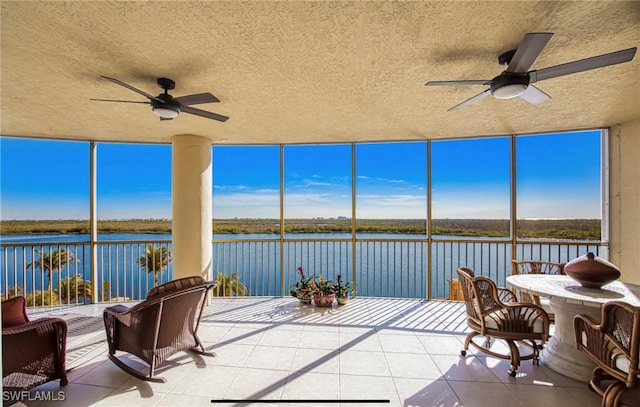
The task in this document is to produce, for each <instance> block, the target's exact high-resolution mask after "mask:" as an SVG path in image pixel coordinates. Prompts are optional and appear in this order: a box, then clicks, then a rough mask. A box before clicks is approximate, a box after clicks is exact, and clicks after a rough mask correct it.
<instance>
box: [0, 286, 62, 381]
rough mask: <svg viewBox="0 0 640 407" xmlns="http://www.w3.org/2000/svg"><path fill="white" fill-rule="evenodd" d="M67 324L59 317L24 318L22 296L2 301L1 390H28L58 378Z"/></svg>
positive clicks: (23, 299) (24, 310) (25, 313)
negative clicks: (31, 319)
mask: <svg viewBox="0 0 640 407" xmlns="http://www.w3.org/2000/svg"><path fill="white" fill-rule="evenodd" d="M66 346H67V323H66V322H65V321H64V320H63V319H60V318H40V319H36V320H33V321H30V320H29V318H28V317H27V312H26V307H25V298H24V297H22V296H18V297H13V298H9V299H8V300H5V301H2V386H3V388H4V390H20V391H23V390H29V389H32V388H34V387H36V386H39V385H41V384H43V383H47V382H50V381H53V380H57V379H60V386H66V385H67V383H68V380H67V374H66V371H65V357H66Z"/></svg>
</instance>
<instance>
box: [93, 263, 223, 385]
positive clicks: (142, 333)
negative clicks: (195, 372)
mask: <svg viewBox="0 0 640 407" xmlns="http://www.w3.org/2000/svg"><path fill="white" fill-rule="evenodd" d="M215 286H216V283H213V282H208V281H205V280H204V279H203V278H202V277H200V276H193V277H185V278H181V279H178V280H173V281H170V282H168V283H165V284H162V285H159V286H157V287H155V288H153V289H151V290H150V291H149V292H148V293H147V299H146V300H145V301H143V302H141V303H140V304H138V305H135V306H133V307H131V308H128V307H125V306H123V305H115V306H112V307H109V308H106V309H105V310H104V313H103V318H104V326H105V329H106V332H107V344H108V345H109V354H108V357H109V359H110V360H111V361H112V362H113V363H115V364H116V365H117V366H118V367H119V368H121V369H122V370H124V371H125V372H127V373H129V374H131V375H132V376H135V377H137V378H139V379H141V380H147V381H152V382H162V383H164V382H166V379H165V378H163V377H157V376H155V370H156V367H158V365H159V364H161V363H162V362H163V361H165V360H166V359H167V358H168V357H169V356H171V355H173V354H175V353H177V352H179V351H193V352H196V353H199V354H201V355H207V356H215V355H214V354H213V353H211V352H207V351H206V350H205V348H204V346H203V345H202V342H201V341H200V338H198V335H197V331H198V325H199V324H200V317H201V316H202V311H203V309H204V305H205V303H206V300H207V293H208V291H209V290H210V289H212V288H214V287H215ZM116 351H123V352H127V353H130V354H132V355H135V356H137V357H138V358H140V359H142V360H143V361H144V362H146V363H147V364H148V365H149V369H148V373H146V374H141V373H140V372H138V371H137V370H135V369H133V368H132V367H130V366H128V365H127V364H126V363H124V362H123V361H122V360H120V359H119V358H117V357H116V356H115V353H116Z"/></svg>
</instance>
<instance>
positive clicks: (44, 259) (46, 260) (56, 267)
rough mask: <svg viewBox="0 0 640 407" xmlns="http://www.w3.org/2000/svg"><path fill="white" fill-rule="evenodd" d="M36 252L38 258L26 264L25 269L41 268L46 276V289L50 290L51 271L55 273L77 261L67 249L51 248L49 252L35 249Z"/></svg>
mask: <svg viewBox="0 0 640 407" xmlns="http://www.w3.org/2000/svg"><path fill="white" fill-rule="evenodd" d="M36 253H38V256H39V258H38V259H36V260H33V261H32V262H31V263H29V264H27V269H30V268H34V269H41V270H42V271H43V272H44V274H45V276H46V277H47V287H46V288H47V291H50V290H51V277H52V275H51V274H52V273H57V272H59V271H60V270H62V269H63V268H64V267H65V266H68V265H69V264H70V263H72V262H77V261H78V260H77V259H76V258H75V257H74V256H73V253H71V251H70V250H68V249H58V250H53V251H52V252H50V253H49V252H46V251H44V250H36Z"/></svg>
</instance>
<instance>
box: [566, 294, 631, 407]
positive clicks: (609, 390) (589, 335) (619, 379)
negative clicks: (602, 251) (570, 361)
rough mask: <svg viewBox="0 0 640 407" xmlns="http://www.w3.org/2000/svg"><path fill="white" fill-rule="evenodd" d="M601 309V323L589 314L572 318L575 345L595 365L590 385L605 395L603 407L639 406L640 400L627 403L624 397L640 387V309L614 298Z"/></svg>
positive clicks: (603, 396)
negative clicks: (626, 393)
mask: <svg viewBox="0 0 640 407" xmlns="http://www.w3.org/2000/svg"><path fill="white" fill-rule="evenodd" d="M600 312H601V318H600V321H599V322H598V321H595V320H594V319H593V318H591V317H589V316H587V315H576V316H575V318H574V320H573V324H574V328H575V337H576V346H577V347H578V349H579V350H581V351H583V352H584V353H585V354H586V355H587V356H588V357H589V358H590V359H591V360H592V361H593V362H594V363H595V364H596V367H595V368H594V369H593V371H592V373H591V379H590V381H589V388H591V389H592V390H594V391H595V392H596V393H598V394H599V395H601V396H602V406H603V407H618V406H628V407H632V406H635V407H637V406H638V405H639V404H640V400H638V399H636V400H635V401H636V403H632V404H625V403H623V402H622V401H621V398H622V395H623V394H624V393H625V392H626V391H627V390H630V389H634V388H637V387H639V386H640V360H639V357H640V355H639V354H640V308H638V307H634V306H632V305H630V304H627V303H625V302H621V301H611V302H608V303H605V304H604V305H603V306H602V308H601V311H600ZM603 381H604V382H610V383H608V384H606V385H605V384H603V383H602V382H603Z"/></svg>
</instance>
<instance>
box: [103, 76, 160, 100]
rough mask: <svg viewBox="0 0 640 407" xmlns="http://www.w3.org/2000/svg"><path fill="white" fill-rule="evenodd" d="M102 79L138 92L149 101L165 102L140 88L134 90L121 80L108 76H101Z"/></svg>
mask: <svg viewBox="0 0 640 407" xmlns="http://www.w3.org/2000/svg"><path fill="white" fill-rule="evenodd" d="M100 77H101V78H103V79H106V80H108V81H111V82H113V83H115V84H117V85H120V86H123V87H125V88H127V89H129V90H132V91H134V92H136V93H138V94H140V95H142V96H144V97H146V98H147V99H150V100H157V101H159V102H163V100H161V99H158V98H157V97H155V96H153V95H150V94H148V93H147V92H145V91H143V90H140V89H138V88H134V87H133V86H131V85H129V84H128V83H124V82H122V81H121V80H120V79H116V78H110V77H108V76H103V75H100ZM163 103H164V102H163Z"/></svg>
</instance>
